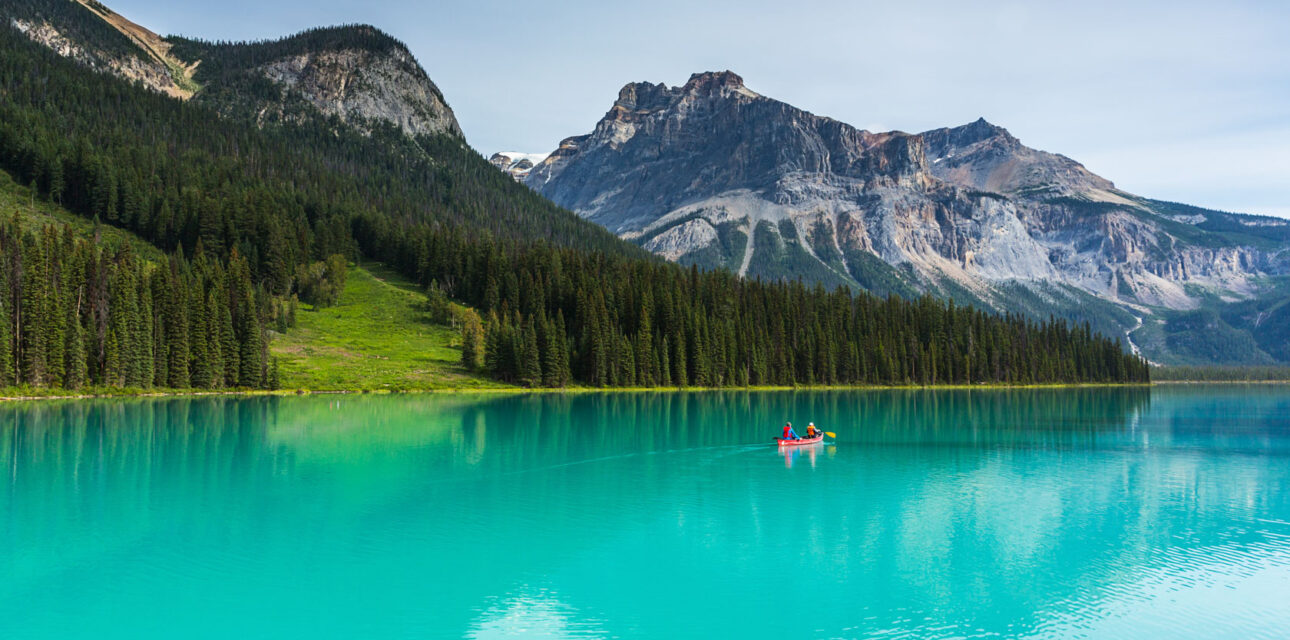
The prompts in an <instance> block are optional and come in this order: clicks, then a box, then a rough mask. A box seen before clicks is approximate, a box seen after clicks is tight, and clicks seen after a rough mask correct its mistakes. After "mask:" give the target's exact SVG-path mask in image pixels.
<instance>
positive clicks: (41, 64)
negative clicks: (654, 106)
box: [0, 10, 1148, 388]
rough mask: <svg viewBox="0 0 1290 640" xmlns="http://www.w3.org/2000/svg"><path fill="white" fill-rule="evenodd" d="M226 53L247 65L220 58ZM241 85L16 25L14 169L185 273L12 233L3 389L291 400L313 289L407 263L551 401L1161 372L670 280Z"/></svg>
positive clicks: (6, 102) (485, 178)
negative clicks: (250, 98) (276, 354)
mask: <svg viewBox="0 0 1290 640" xmlns="http://www.w3.org/2000/svg"><path fill="white" fill-rule="evenodd" d="M0 11H2V10H0ZM369 30H370V28H365V29H364V30H363V31H364V34H363V35H361V36H358V37H359V39H360V40H362V41H364V42H365V41H366V40H367V39H369V38H371V37H372V36H371V35H370V31H369ZM343 37H344V36H343V32H342V33H340V34H339V35H338V34H336V33H331V32H328V34H327V38H329V39H335V38H342V39H343ZM307 42H308V41H307V40H306V44H307ZM186 46H189V47H190V48H191V49H190V50H191V51H197V50H200V51H201V55H203V56H207V58H203V64H204V65H205V64H210V65H211V68H212V69H217V70H218V69H225V70H228V69H237V68H241V67H240V66H239V65H240V64H241V63H240V62H238V58H237V57H236V56H235V55H234V54H235V53H237V52H239V51H241V52H242V53H243V54H245V50H242V49H239V47H244V46H259V47H261V49H258V50H261V51H264V50H268V51H272V48H271V47H264V46H263V45H201V46H200V47H199V46H198V45H196V44H192V43H189V44H188V45H186ZM292 46H303V45H292ZM221 55H229V56H230V57H229V58H228V60H229V62H228V64H226V65H224V66H221V65H219V64H216V59H210V58H209V56H221ZM239 55H240V54H239ZM235 75H236V74H235ZM221 76H222V74H215V73H212V75H211V76H207V77H202V78H199V79H201V80H202V81H203V83H204V84H203V89H202V91H203V92H206V91H211V92H212V93H210V94H208V95H207V97H205V98H203V97H202V93H199V94H198V95H197V97H196V98H194V99H193V100H191V101H189V102H183V101H180V100H176V99H173V98H169V97H166V96H163V95H160V94H158V93H155V92H152V91H149V90H147V89H145V88H142V87H140V86H135V85H132V84H129V83H127V82H123V81H122V80H120V79H118V78H115V77H112V76H110V75H107V74H100V73H96V72H94V71H92V70H90V69H87V68H86V67H84V66H81V65H79V64H77V63H76V62H74V61H72V60H69V59H65V58H63V57H60V56H58V55H56V54H54V53H53V52H51V51H49V50H48V49H47V48H45V47H43V46H41V45H39V44H36V43H34V42H32V41H31V40H30V39H28V38H27V37H26V36H24V35H23V34H22V33H20V32H18V31H17V30H15V29H12V28H10V27H9V26H7V25H6V26H4V27H0V169H3V170H4V171H6V172H8V173H9V174H10V175H12V176H14V178H15V179H16V180H17V181H19V182H20V183H22V184H24V185H32V187H34V189H35V190H36V192H38V194H39V196H38V197H39V198H42V199H44V200H47V201H49V202H50V203H53V204H57V205H61V206H62V207H65V208H66V209H68V210H70V211H72V212H73V213H75V214H78V215H80V216H83V217H85V218H86V219H95V220H99V221H101V222H102V223H103V224H107V225H112V226H115V227H120V228H122V229H127V230H131V231H134V232H135V233H137V234H138V235H139V236H141V237H143V238H145V239H146V240H148V241H149V242H151V243H153V244H154V245H156V246H157V247H159V248H160V249H162V250H163V251H165V252H166V254H167V256H168V257H167V258H165V259H162V260H158V261H146V260H141V259H140V258H139V257H138V256H136V255H133V254H132V252H130V251H129V250H114V251H110V250H105V249H104V248H103V247H99V246H96V245H95V244H93V243H90V242H85V241H80V240H76V239H74V238H71V237H70V236H67V235H66V232H63V231H60V230H56V229H48V230H46V229H37V228H32V227H30V226H28V227H24V226H22V225H20V224H19V223H18V222H8V221H7V222H6V226H5V227H4V230H3V235H2V236H0V238H3V244H2V245H0V246H2V247H3V255H4V263H5V269H4V272H5V274H4V280H2V281H0V284H3V285H4V286H3V287H2V288H0V290H2V291H3V292H4V295H0V309H2V311H0V318H2V319H4V320H7V322H4V323H2V324H4V326H5V328H4V330H3V331H4V332H5V333H4V334H3V335H0V338H3V339H2V340H0V341H2V342H5V343H6V347H5V349H6V350H5V351H4V352H3V353H0V364H3V365H5V371H4V373H3V374H2V375H3V377H0V384H10V383H15V382H16V383H25V384H31V385H37V386H69V387H70V386H77V385H79V384H86V383H90V384H99V385H111V386H139V387H150V386H158V387H177V388H184V387H210V388H218V387H229V386H243V387H261V386H272V385H273V384H274V377H275V376H274V371H273V366H272V363H271V362H269V361H268V359H267V357H266V356H265V354H266V349H265V342H266V341H267V340H268V339H269V333H268V331H267V330H268V329H269V328H270V327H273V328H277V329H279V330H285V329H286V328H287V327H288V326H289V325H290V324H291V317H292V308H293V303H292V302H291V300H292V298H293V296H300V295H303V294H305V292H306V291H307V290H308V288H307V287H305V286H304V285H305V284H306V282H304V281H303V280H304V279H305V278H307V277H308V274H309V273H311V272H312V271H311V270H310V269H302V267H305V266H307V265H310V264H315V263H319V262H322V261H324V260H327V259H328V258H329V257H330V256H333V255H339V256H342V257H343V258H345V259H355V258H357V257H359V256H360V255H365V256H368V257H371V258H375V259H379V260H383V261H386V262H387V263H389V264H391V265H392V266H394V267H395V268H397V269H398V270H400V271H401V272H403V273H404V274H406V275H407V276H409V277H410V278H412V279H414V280H416V281H417V282H420V283H421V284H422V285H423V286H426V287H428V288H429V289H430V290H431V291H432V292H435V293H436V295H447V296H451V297H452V298H455V299H457V300H460V301H462V302H465V303H467V304H469V305H471V306H473V307H475V308H476V309H478V312H479V313H480V314H482V316H483V318H482V319H484V320H485V321H484V322H478V321H471V320H476V319H472V318H467V321H466V322H465V323H464V326H465V331H466V334H467V335H466V343H467V348H466V353H467V361H468V364H469V365H471V366H474V367H482V368H485V369H486V370H487V371H489V372H490V373H491V374H493V375H495V376H497V377H498V378H500V379H502V380H506V381H514V382H519V383H523V384H526V385H532V386H538V385H547V386H564V385H566V384H571V383H582V384H590V385H619V386H622V385H685V384H697V385H713V386H719V385H739V384H793V383H808V384H810V383H815V384H825V383H837V384H844V383H872V382H878V383H943V382H987V381H988V382H1057V381H1136V380H1145V379H1146V378H1147V375H1148V374H1147V370H1146V366H1145V364H1144V363H1143V362H1142V361H1141V360H1139V359H1137V358H1135V357H1133V356H1129V355H1126V354H1125V353H1124V352H1123V350H1122V349H1121V348H1120V345H1119V344H1118V342H1114V341H1111V340H1108V339H1106V338H1104V337H1101V336H1097V335H1094V334H1092V332H1091V331H1089V330H1088V329H1087V328H1083V327H1081V328H1071V327H1067V326H1065V325H1063V324H1061V323H1054V324H1037V323H1034V322H1029V321H1023V320H1021V319H1018V318H999V317H996V316H993V315H989V314H984V313H981V312H977V311H974V310H970V309H962V308H953V307H947V306H945V305H943V304H942V303H939V302H933V301H931V300H921V301H917V302H908V301H904V300H899V299H894V298H893V299H889V300H879V299H876V298H873V297H870V296H867V295H860V296H852V295H850V294H849V293H846V292H844V291H835V292H826V291H824V290H822V289H818V288H817V289H809V288H806V287H804V286H802V285H800V284H791V283H775V284H764V283H760V282H757V281H745V280H740V279H739V278H737V277H735V276H733V275H731V274H729V273H727V272H699V271H697V270H689V271H687V270H685V269H682V268H680V267H677V266H675V265H670V264H663V263H661V262H659V261H658V260H656V259H654V258H652V257H650V256H648V255H646V254H645V253H644V252H643V251H642V250H640V249H638V248H636V247H634V246H632V245H629V244H627V243H624V242H622V241H620V240H618V239H617V238H615V237H613V236H612V235H611V234H609V233H608V232H607V231H605V230H603V229H601V228H600V227H597V226H595V225H593V224H591V223H588V222H585V221H583V220H581V219H579V218H577V217H576V216H574V215H573V214H571V213H569V212H567V211H564V210H562V209H559V208H557V207H555V206H554V205H552V204H551V203H549V202H547V201H546V200H544V199H542V198H541V197H539V196H537V195H536V194H534V193H533V192H531V191H530V190H528V189H526V188H524V187H522V186H520V185H517V184H515V183H514V182H513V181H512V180H511V179H510V178H509V177H507V176H506V175H505V174H503V173H501V172H500V171H498V170H496V169H495V168H494V167H492V165H490V164H489V163H488V162H487V161H486V160H485V159H483V158H482V157H480V156H479V155H478V154H476V153H474V152H473V151H472V150H471V149H470V148H469V147H467V146H466V145H465V142H464V141H463V140H462V139H461V138H460V137H458V136H455V135H450V134H437V135H421V136H417V137H415V138H413V137H409V136H408V135H405V133H404V131H402V130H400V129H399V128H397V127H395V126H394V125H393V124H389V123H384V124H382V123H380V122H365V123H364V126H363V127H362V128H359V127H355V126H351V125H349V124H346V123H344V122H341V121H339V120H338V119H337V118H335V117H329V116H324V115H323V114H321V113H317V114H315V115H314V117H304V118H293V119H284V120H282V121H279V122H271V123H265V122H257V121H256V119H255V118H254V117H252V116H251V115H250V114H242V115H241V116H239V114H238V112H237V110H236V108H232V109H230V108H227V107H228V105H227V104H224V105H223V107H221V105H220V104H217V103H218V96H219V95H221V94H219V93H217V91H219V87H218V84H219V82H218V79H219V77H221ZM237 77H239V78H243V79H245V78H244V76H241V75H238V76H237ZM261 88H262V89H264V88H268V87H261ZM225 89H226V90H227V91H229V92H232V93H234V94H236V93H238V92H239V91H243V90H247V89H239V88H238V86H236V85H229V86H227V87H225ZM279 90H280V89H279ZM224 95H229V94H228V93H226V94H224ZM239 95H243V94H239ZM301 108H302V109H305V110H306V111H305V113H308V111H307V107H303V106H302V107H301ZM220 113H224V115H223V116H221V115H219V114H220ZM185 256H189V257H191V260H190V259H188V258H186V257H185ZM476 347H478V348H476ZM81 350H83V351H84V354H83V355H82V354H81ZM82 362H83V364H82Z"/></svg>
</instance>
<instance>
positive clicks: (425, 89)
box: [260, 47, 461, 136]
mask: <svg viewBox="0 0 1290 640" xmlns="http://www.w3.org/2000/svg"><path fill="white" fill-rule="evenodd" d="M260 72H261V73H263V74H264V76H265V77H267V78H269V79H270V80H273V81H274V82H277V83H279V84H281V85H283V86H284V87H287V88H288V89H290V90H291V91H294V92H296V93H297V94H298V95H300V96H302V97H303V98H304V99H305V100H307V101H308V102H309V103H310V104H312V105H313V106H314V107H315V108H317V109H318V110H319V111H321V112H322V113H323V114H325V115H329V116H336V117H338V118H340V119H341V120H342V121H344V122H348V123H353V124H358V125H359V126H360V127H361V126H362V124H363V121H364V120H371V121H385V122H390V123H393V124H395V125H396V126H398V127H399V128H400V129H402V130H403V131H404V133H407V134H408V135H411V136H418V135H423V134H437V133H447V134H451V135H456V136H460V135H461V127H460V126H459V125H458V124H457V118H456V116H454V115H453V113H452V110H451V109H449V108H448V105H447V103H445V102H444V99H443V95H442V94H440V93H439V89H438V88H437V87H436V86H435V85H434V83H433V82H431V81H430V78H429V77H428V76H426V73H425V70H423V69H422V68H421V66H420V65H419V64H417V61H416V60H415V59H414V58H413V57H412V54H411V53H410V52H408V50H407V49H404V48H403V47H397V48H395V49H394V50H393V51H392V52H390V53H386V54H377V53H373V52H371V51H366V50H362V49H344V50H337V51H311V52H307V53H301V54H298V55H294V56H290V57H286V58H282V59H280V60H275V61H273V62H270V63H268V64H265V65H263V66H261V67H260Z"/></svg>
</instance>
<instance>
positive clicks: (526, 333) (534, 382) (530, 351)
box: [519, 320, 542, 387]
mask: <svg viewBox="0 0 1290 640" xmlns="http://www.w3.org/2000/svg"><path fill="white" fill-rule="evenodd" d="M519 366H520V383H521V384H523V385H524V386H526V387H536V386H540V385H541V384H542V355H541V352H540V351H538V339H537V329H535V328H534V326H533V321H531V320H530V321H529V322H527V323H525V325H524V330H523V343H522V346H521V348H520V362H519Z"/></svg>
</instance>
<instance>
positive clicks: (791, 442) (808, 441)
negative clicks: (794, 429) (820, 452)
mask: <svg viewBox="0 0 1290 640" xmlns="http://www.w3.org/2000/svg"><path fill="white" fill-rule="evenodd" d="M775 441H776V442H779V446H781V447H800V446H802V445H804V444H815V443H817V442H823V441H824V434H823V433H821V434H820V435H818V436H815V437H814V438H799V439H797V440H785V439H783V438H775Z"/></svg>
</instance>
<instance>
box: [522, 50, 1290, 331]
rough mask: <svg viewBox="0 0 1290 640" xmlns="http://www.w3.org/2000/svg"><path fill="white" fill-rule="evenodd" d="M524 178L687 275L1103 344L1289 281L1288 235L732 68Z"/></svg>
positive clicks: (985, 137) (628, 95) (971, 134)
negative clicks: (991, 314)
mask: <svg viewBox="0 0 1290 640" xmlns="http://www.w3.org/2000/svg"><path fill="white" fill-rule="evenodd" d="M524 181H525V183H526V184H528V185H529V186H530V187H532V188H533V189H535V190H537V191H538V192H540V193H542V194H543V195H545V196H547V197H549V198H551V199H552V200H554V201H555V202H556V203H557V204H560V205H562V206H565V207H567V208H569V209H572V210H573V211H575V212H577V213H578V214H580V215H582V216H584V217H587V218H589V219H591V220H593V221H596V222H598V223H600V224H602V225H604V226H606V227H608V228H609V229H610V230H612V231H614V232H615V233H618V234H619V235H621V236H623V237H624V238H629V239H633V240H635V241H637V242H639V243H641V244H642V245H643V246H644V247H646V248H648V249H650V250H651V251H654V252H656V253H658V254H660V255H663V256H665V257H667V258H669V259H672V260H678V261H680V262H682V263H694V264H700V265H703V266H721V267H727V268H730V269H733V270H735V271H737V272H738V273H740V274H742V275H745V276H748V277H753V276H756V277H763V278H781V277H786V278H798V277H801V278H805V279H807V280H815V281H820V282H823V283H825V284H827V285H836V284H845V285H849V286H853V287H861V288H866V289H871V290H874V291H877V292H879V293H886V292H891V291H895V292H901V293H906V294H916V293H918V292H930V293H934V294H939V295H943V296H948V297H953V298H956V299H960V300H963V301H968V302H972V303H975V304H981V305H985V306H989V307H992V308H995V309H998V310H1010V311H1025V312H1031V313H1036V314H1042V315H1047V314H1048V313H1058V314H1060V315H1065V316H1067V317H1071V318H1075V319H1088V320H1091V321H1094V322H1096V323H1097V324H1098V325H1099V327H1100V328H1101V329H1103V330H1111V331H1114V330H1117V328H1118V329H1119V330H1126V331H1127V330H1131V329H1133V328H1136V327H1137V326H1139V323H1138V322H1137V320H1136V318H1140V317H1143V316H1152V315H1153V314H1154V315H1157V316H1160V317H1164V316H1168V315H1170V314H1173V313H1179V312H1186V311H1188V310H1193V309H1198V308H1203V307H1205V306H1206V305H1207V304H1210V303H1211V302H1212V300H1213V299H1214V298H1215V297H1217V298H1219V299H1222V300H1229V301H1240V300H1256V299H1258V298H1259V297H1260V296H1262V295H1264V294H1266V293H1267V290H1266V287H1264V284H1263V283H1264V282H1265V281H1266V280H1267V279H1268V278H1269V277H1275V276H1280V275H1287V274H1290V249H1288V248H1287V247H1290V242H1285V240H1290V228H1288V227H1287V226H1286V225H1285V224H1284V223H1283V222H1282V221H1277V220H1274V219H1267V218H1256V217H1251V216H1239V215H1235V214H1227V213H1221V212H1215V211H1206V210H1202V209H1196V208H1193V207H1186V206H1184V205H1172V204H1169V203H1162V202H1157V201H1153V200H1149V199H1146V198H1141V197H1139V196H1135V195H1133V194H1129V193H1125V192H1123V191H1120V190H1118V189H1116V188H1115V185H1114V184H1113V183H1112V182H1110V181H1109V180H1106V179H1104V178H1102V177H1100V176H1097V175H1095V174H1093V173H1092V172H1090V171H1088V170H1087V169H1086V168H1084V166H1083V165H1081V164H1079V163H1078V162H1076V161H1074V160H1072V159H1070V158H1067V157H1065V156H1061V155H1058V154H1053V153H1047V152H1044V151H1039V150H1036V149H1031V148H1029V147H1026V146H1025V145H1023V144H1022V143H1021V142H1020V141H1019V140H1017V139H1016V138H1015V137H1013V136H1012V135H1011V134H1009V133H1008V132H1007V131H1006V130H1005V129H1003V128H1001V127H997V126H995V125H992V124H990V123H988V122H986V121H985V120H978V121H976V122H973V123H971V124H968V125H964V126H961V127H954V128H945V129H936V130H933V131H928V132H925V133H922V134H916V135H911V134H905V133H901V132H887V133H872V132H869V131H863V130H859V129H856V128H854V127H851V126H849V125H847V124H845V123H841V122H838V121H836V120H832V119H829V118H824V117H820V116H816V115H813V114H810V113H807V112H805V111H802V110H800V109H796V108H794V107H792V106H790V105H788V104H785V103H783V102H779V101H776V100H773V99H770V98H767V97H764V96H761V95H759V94H757V93H756V92H753V91H751V90H749V89H748V88H747V87H745V86H744V84H743V81H742V80H741V79H740V78H739V76H737V75H735V74H734V73H731V72H729V71H725V72H719V73H701V74H695V75H693V76H691V77H690V79H689V81H687V82H686V83H685V84H684V85H682V86H679V87H668V86H665V85H662V84H650V83H632V84H628V85H626V86H625V87H623V89H622V90H621V91H620V92H619V94H618V99H617V100H616V101H615V102H614V104H613V106H612V107H611V109H610V110H609V112H608V113H606V114H605V116H604V117H603V118H602V119H601V120H600V122H598V123H597V124H596V127H595V129H594V130H593V131H592V132H591V133H589V134H586V135H582V136H575V137H571V138H567V139H565V140H564V141H562V142H561V143H560V146H559V148H558V149H556V150H555V151H554V152H553V153H552V154H551V155H550V156H549V157H548V158H547V159H546V160H544V161H543V162H541V163H540V164H538V165H537V166H536V167H534V168H533V169H532V170H531V171H529V173H528V175H527V177H526V178H524ZM1233 226H1235V227H1239V228H1240V233H1231V232H1228V231H1227V229H1229V228H1231V227H1233ZM1278 241H1281V244H1280V245H1279V246H1278V244H1277V243H1278ZM1161 349H1165V348H1164V347H1158V348H1157V352H1156V355H1162V354H1163V351H1161ZM1166 350H1167V349H1166ZM1148 355H1152V354H1151V353H1148ZM1164 355H1167V354H1164Z"/></svg>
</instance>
